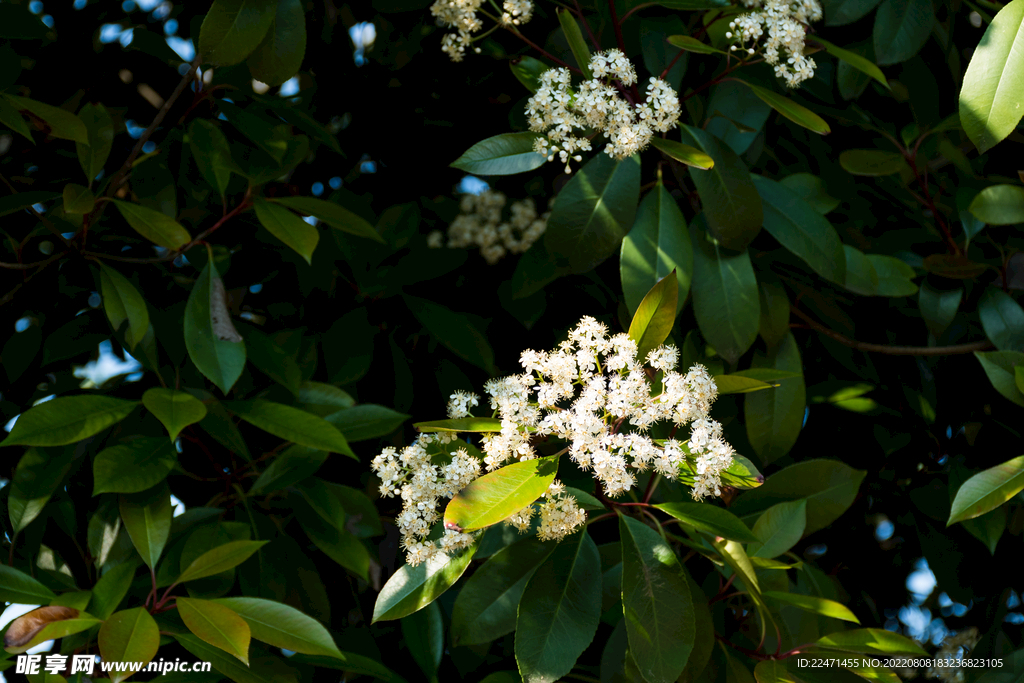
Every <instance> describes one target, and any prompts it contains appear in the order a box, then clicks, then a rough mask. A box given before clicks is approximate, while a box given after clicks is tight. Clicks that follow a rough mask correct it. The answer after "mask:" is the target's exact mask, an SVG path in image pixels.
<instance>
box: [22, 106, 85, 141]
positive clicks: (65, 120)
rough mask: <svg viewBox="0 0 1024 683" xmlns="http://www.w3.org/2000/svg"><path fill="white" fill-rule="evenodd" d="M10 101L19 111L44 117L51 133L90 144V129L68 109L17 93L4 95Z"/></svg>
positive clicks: (54, 135) (40, 117) (64, 138)
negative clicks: (16, 94) (20, 95)
mask: <svg viewBox="0 0 1024 683" xmlns="http://www.w3.org/2000/svg"><path fill="white" fill-rule="evenodd" d="M3 97H4V98H6V99H7V101H8V102H10V103H11V104H13V105H14V106H15V108H17V109H18V110H19V111H27V112H29V113H30V114H32V115H33V116H35V117H37V118H39V119H42V120H43V121H44V122H45V123H46V125H47V126H49V127H50V135H52V136H53V137H55V138H61V139H62V140H73V141H74V142H80V143H82V144H85V145H87V144H89V131H88V129H87V128H86V127H85V124H84V123H83V122H82V119H80V118H78V117H77V116H75V115H74V114H72V113H71V112H69V111H67V110H66V109H60V108H59V107H54V106H51V105H49V104H45V103H43V102H37V101H36V100H30V99H29V98H27V97H17V96H15V95H3Z"/></svg>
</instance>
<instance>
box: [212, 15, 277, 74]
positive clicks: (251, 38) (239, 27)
mask: <svg viewBox="0 0 1024 683" xmlns="http://www.w3.org/2000/svg"><path fill="white" fill-rule="evenodd" d="M276 5H277V3H275V2H272V0H215V2H214V3H213V6H212V7H210V11H209V12H208V13H207V14H206V17H205V18H204V19H203V25H202V28H201V29H200V31H199V54H200V55H201V56H202V60H203V62H204V63H209V64H213V65H215V66H230V65H232V64H238V63H239V62H241V61H243V60H244V59H245V58H246V57H248V56H249V54H250V53H252V52H253V50H255V49H256V48H257V47H258V46H259V45H260V43H262V42H263V38H264V36H266V34H267V31H268V30H269V29H270V25H271V24H272V23H273V21H274V17H275V15H276V12H275V7H276Z"/></svg>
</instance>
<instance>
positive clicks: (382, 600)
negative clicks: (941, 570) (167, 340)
mask: <svg viewBox="0 0 1024 683" xmlns="http://www.w3.org/2000/svg"><path fill="white" fill-rule="evenodd" d="M479 544H480V541H479V539H478V540H476V541H474V542H473V545H471V546H470V547H469V548H467V549H466V550H464V551H462V552H461V553H460V554H459V555H457V556H455V557H451V556H449V555H446V554H444V553H441V552H438V553H436V554H435V555H434V556H433V557H431V558H430V559H429V560H427V561H426V562H423V563H421V564H418V565H416V566H415V567H413V566H412V565H409V564H406V565H402V567H401V568H400V569H399V570H398V571H397V572H395V573H394V574H392V575H391V578H390V579H388V582H387V583H385V584H384V587H383V588H381V589H380V593H378V594H377V602H376V603H375V604H374V606H373V621H372V622H371V623H373V622H377V621H390V620H392V619H401V618H402V617H405V616H408V615H410V614H412V613H413V612H416V611H417V610H421V609H423V608H424V607H426V606H427V605H429V604H430V603H432V602H433V601H434V600H436V599H437V598H438V597H439V596H440V595H441V594H442V593H444V592H445V591H446V590H448V589H449V588H451V586H452V585H453V584H454V583H455V582H456V581H458V580H459V577H460V576H462V573H463V572H464V571H466V567H468V566H469V562H470V560H472V559H473V555H475V554H476V549H477V547H479Z"/></svg>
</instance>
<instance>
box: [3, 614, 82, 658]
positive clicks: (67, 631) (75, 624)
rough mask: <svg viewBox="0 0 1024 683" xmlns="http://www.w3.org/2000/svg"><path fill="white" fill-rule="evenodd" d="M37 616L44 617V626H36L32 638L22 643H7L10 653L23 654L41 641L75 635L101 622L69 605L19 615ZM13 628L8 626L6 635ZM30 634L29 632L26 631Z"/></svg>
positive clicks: (6, 647) (42, 620)
mask: <svg viewBox="0 0 1024 683" xmlns="http://www.w3.org/2000/svg"><path fill="white" fill-rule="evenodd" d="M54 610H61V611H60V612H59V613H54V612H53V611H54ZM30 615H32V616H36V617H42V619H41V623H43V624H45V625H44V626H43V627H42V628H39V627H38V626H36V628H35V630H34V632H33V635H32V638H31V639H30V640H28V641H26V642H24V643H23V644H21V645H16V646H15V645H6V638H5V647H4V650H6V651H7V652H8V653H9V654H14V655H17V654H21V653H23V652H25V651H26V650H30V649H32V648H34V647H35V646H36V645H39V644H40V643H44V642H46V641H47V640H57V639H58V638H64V637H65V636H70V635H74V634H76V633H81V632H82V631H87V630H88V629H91V628H92V627H94V626H98V625H99V624H100V620H99V619H97V618H96V617H94V616H92V615H91V614H86V613H85V612H81V611H79V610H77V609H73V608H67V607H40V608H37V609H35V610H32V612H29V613H28V614H26V615H24V616H22V617H19V618H21V619H25V618H26V617H29V618H31V617H30ZM11 631H12V628H11V627H8V630H7V634H6V636H8V637H9V636H10V635H11ZM26 635H28V633H26Z"/></svg>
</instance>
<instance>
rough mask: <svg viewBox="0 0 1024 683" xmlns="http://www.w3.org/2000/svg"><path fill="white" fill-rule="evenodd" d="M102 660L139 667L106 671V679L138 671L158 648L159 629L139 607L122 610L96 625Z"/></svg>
mask: <svg viewBox="0 0 1024 683" xmlns="http://www.w3.org/2000/svg"><path fill="white" fill-rule="evenodd" d="M97 640H98V641H99V647H100V655H101V656H102V657H103V661H104V662H136V663H139V664H141V665H142V666H140V667H139V668H132V669H131V670H128V671H116V670H112V671H111V672H110V680H111V681H113V683H120V681H123V680H124V679H126V678H128V677H129V676H131V675H132V674H134V673H137V672H139V671H141V670H142V669H143V668H144V667H145V665H146V664H148V663H149V662H150V661H152V659H153V657H155V656H156V652H157V650H158V649H159V648H160V628H159V627H158V626H157V625H156V621H154V620H153V617H151V616H150V615H149V612H147V611H146V610H145V608H143V607H136V608H135V609H128V610H123V611H121V612H117V613H116V614H114V615H112V616H111V617H110V618H109V619H107V620H106V621H104V622H103V625H102V626H100V632H99V636H98V637H97Z"/></svg>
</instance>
